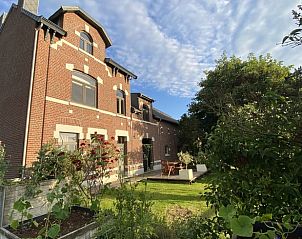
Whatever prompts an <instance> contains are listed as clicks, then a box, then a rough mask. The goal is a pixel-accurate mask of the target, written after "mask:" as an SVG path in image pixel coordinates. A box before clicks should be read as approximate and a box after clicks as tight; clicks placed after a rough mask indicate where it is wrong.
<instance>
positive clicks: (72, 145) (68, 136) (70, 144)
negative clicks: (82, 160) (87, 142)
mask: <svg viewBox="0 0 302 239" xmlns="http://www.w3.org/2000/svg"><path fill="white" fill-rule="evenodd" d="M60 144H61V145H62V146H63V147H64V148H65V149H66V150H68V151H71V152H73V151H75V150H76V149H77V148H78V145H79V134H77V133H69V132H60Z"/></svg>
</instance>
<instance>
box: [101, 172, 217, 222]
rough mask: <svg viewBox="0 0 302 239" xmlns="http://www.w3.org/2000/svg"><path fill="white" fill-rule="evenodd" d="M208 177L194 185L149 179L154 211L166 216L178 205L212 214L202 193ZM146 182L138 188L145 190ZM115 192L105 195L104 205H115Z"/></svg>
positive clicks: (193, 210) (108, 206)
mask: <svg viewBox="0 0 302 239" xmlns="http://www.w3.org/2000/svg"><path fill="white" fill-rule="evenodd" d="M206 184H207V177H205V178H203V179H199V180H197V182H195V183H193V184H192V185H189V184H184V183H175V182H164V181H147V193H148V196H149V198H150V199H151V200H152V202H153V203H154V204H153V212H154V213H155V214H157V215H161V216H166V211H167V209H169V208H173V207H175V206H176V205H177V206H181V207H182V208H187V209H189V210H191V211H192V212H193V213H198V212H201V213H205V214H207V215H209V214H211V210H210V209H209V208H207V206H206V203H205V201H204V200H203V199H202V197H201V194H202V193H203V192H204V190H205V186H206ZM144 189H145V184H144V183H143V182H141V183H139V185H138V187H137V190H138V191H144ZM114 198H115V196H114V193H113V192H108V193H107V194H106V195H104V197H103V201H102V206H103V207H104V208H110V207H112V206H113V202H114Z"/></svg>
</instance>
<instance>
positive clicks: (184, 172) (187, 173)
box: [179, 169, 193, 180]
mask: <svg viewBox="0 0 302 239" xmlns="http://www.w3.org/2000/svg"><path fill="white" fill-rule="evenodd" d="M179 178H180V179H185V180H191V179H193V170H192V169H180V170H179Z"/></svg>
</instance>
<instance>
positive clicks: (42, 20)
mask: <svg viewBox="0 0 302 239" xmlns="http://www.w3.org/2000/svg"><path fill="white" fill-rule="evenodd" d="M21 12H22V13H23V14H24V15H26V16H28V17H30V18H31V19H33V20H35V21H36V22H37V23H43V25H45V26H47V27H49V28H50V29H52V30H54V31H55V32H56V33H58V34H60V35H61V36H65V35H66V31H65V30H64V29H63V28H61V27H60V26H58V25H57V24H55V23H53V22H52V21H49V20H48V19H47V18H45V17H43V16H37V15H35V14H33V13H32V12H29V11H27V10H25V9H24V8H22V9H21Z"/></svg>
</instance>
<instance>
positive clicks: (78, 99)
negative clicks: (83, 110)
mask: <svg viewBox="0 0 302 239" xmlns="http://www.w3.org/2000/svg"><path fill="white" fill-rule="evenodd" d="M71 99H72V101H73V102H75V103H79V104H83V105H87V106H90V107H96V80H95V79H94V78H92V77H91V76H89V75H86V74H84V73H83V72H80V71H74V72H73V73H72V96H71Z"/></svg>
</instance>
